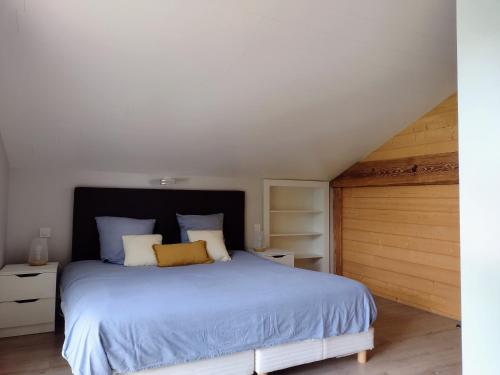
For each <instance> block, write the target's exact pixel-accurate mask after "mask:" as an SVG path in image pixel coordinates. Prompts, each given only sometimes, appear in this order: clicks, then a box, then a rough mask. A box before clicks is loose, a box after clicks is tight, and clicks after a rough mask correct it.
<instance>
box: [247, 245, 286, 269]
mask: <svg viewBox="0 0 500 375" xmlns="http://www.w3.org/2000/svg"><path fill="white" fill-rule="evenodd" d="M248 251H249V252H250V253H252V254H255V255H257V256H259V257H262V258H264V259H268V260H270V261H273V262H276V263H280V264H284V265H285V266H289V267H294V263H295V257H294V254H293V252H292V251H288V250H281V249H266V250H265V251H259V252H257V251H255V250H254V249H250V250H248Z"/></svg>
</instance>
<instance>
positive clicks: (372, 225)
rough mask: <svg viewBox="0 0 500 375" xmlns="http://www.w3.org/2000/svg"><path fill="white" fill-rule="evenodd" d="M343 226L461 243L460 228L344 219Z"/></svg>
mask: <svg viewBox="0 0 500 375" xmlns="http://www.w3.org/2000/svg"><path fill="white" fill-rule="evenodd" d="M342 226H343V227H344V228H348V229H356V230H361V231H365V232H375V233H387V234H397V235H401V236H408V237H417V238H428V239H435V240H442V241H452V242H457V243H458V242H459V236H460V230H459V228H454V227H449V226H446V227H445V226H437V225H419V224H405V223H398V224H395V223H387V222H382V221H365V220H355V219H350V218H346V217H344V218H343V219H342Z"/></svg>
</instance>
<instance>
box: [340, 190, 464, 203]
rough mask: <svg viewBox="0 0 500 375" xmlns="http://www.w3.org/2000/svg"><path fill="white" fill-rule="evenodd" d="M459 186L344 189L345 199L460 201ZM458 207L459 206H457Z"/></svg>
mask: <svg viewBox="0 0 500 375" xmlns="http://www.w3.org/2000/svg"><path fill="white" fill-rule="evenodd" d="M458 186H459V185H419V186H383V187H357V188H344V190H343V194H344V195H343V196H344V198H432V199H436V198H447V199H458V197H459V190H458ZM456 207H458V204H457V205H456Z"/></svg>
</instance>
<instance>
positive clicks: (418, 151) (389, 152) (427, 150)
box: [364, 140, 458, 183]
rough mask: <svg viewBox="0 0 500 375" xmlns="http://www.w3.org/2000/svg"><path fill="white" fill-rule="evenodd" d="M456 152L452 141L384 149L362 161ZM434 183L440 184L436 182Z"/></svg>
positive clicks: (456, 144) (456, 149)
mask: <svg viewBox="0 0 500 375" xmlns="http://www.w3.org/2000/svg"><path fill="white" fill-rule="evenodd" d="M457 152H458V143H457V141H454V140H453V141H448V142H439V143H431V144H423V145H414V146H411V147H406V148H398V149H384V150H380V151H375V152H373V153H372V154H370V156H368V157H367V158H366V159H365V160H364V162H368V161H372V162H373V161H384V160H385V161H389V160H392V159H403V158H411V157H426V156H427V155H439V154H446V153H457ZM457 181H458V178H457ZM430 183H432V182H430ZM435 183H442V182H439V181H438V182H435ZM455 183H457V182H455Z"/></svg>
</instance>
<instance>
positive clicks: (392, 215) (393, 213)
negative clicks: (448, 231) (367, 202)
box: [344, 207, 459, 228]
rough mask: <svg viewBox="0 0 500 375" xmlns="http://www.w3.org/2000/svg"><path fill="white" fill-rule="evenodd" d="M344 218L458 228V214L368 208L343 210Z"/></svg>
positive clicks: (347, 208)
mask: <svg viewBox="0 0 500 375" xmlns="http://www.w3.org/2000/svg"><path fill="white" fill-rule="evenodd" d="M344 217H346V218H349V219H357V220H368V221H384V222H388V223H407V224H421V225H442V226H449V227H456V228H457V227H458V225H459V215H458V213H449V212H424V211H419V212H415V211H399V210H375V209H370V208H350V207H346V208H344Z"/></svg>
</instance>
